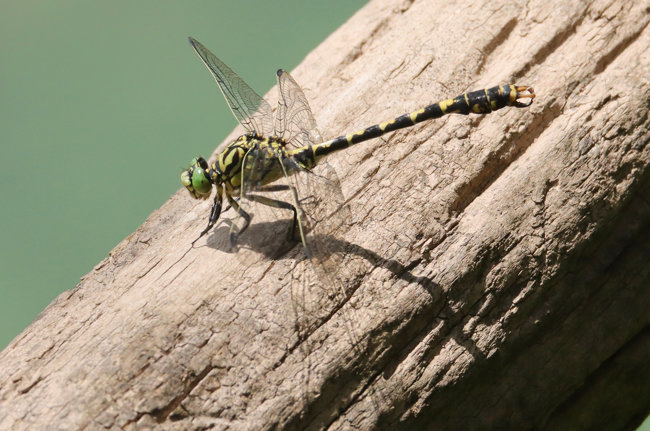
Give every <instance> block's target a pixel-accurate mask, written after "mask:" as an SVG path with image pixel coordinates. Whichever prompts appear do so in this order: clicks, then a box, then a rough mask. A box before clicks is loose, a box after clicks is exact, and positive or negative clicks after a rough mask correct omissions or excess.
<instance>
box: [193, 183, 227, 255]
mask: <svg viewBox="0 0 650 431" xmlns="http://www.w3.org/2000/svg"><path fill="white" fill-rule="evenodd" d="M220 214H221V195H220V194H219V193H217V194H216V195H215V197H214V201H213V202H212V208H210V219H209V221H208V225H207V226H206V228H205V229H203V231H201V234H200V235H199V236H198V238H196V239H195V240H194V241H192V245H194V243H195V242H197V241H198V240H199V239H201V237H202V236H203V235H205V234H206V233H208V232H210V229H212V227H213V226H214V225H215V223H216V222H217V220H219V215H220Z"/></svg>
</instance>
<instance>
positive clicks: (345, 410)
mask: <svg viewBox="0 0 650 431" xmlns="http://www.w3.org/2000/svg"><path fill="white" fill-rule="evenodd" d="M649 22H650V5H649V4H648V2H647V1H637V2H627V1H623V0H609V1H595V2H581V1H579V0H569V1H557V0H552V1H538V0H533V1H530V2H527V3H526V4H525V6H522V4H521V2H517V1H508V0H492V1H488V0H479V1H477V2H471V3H458V2H447V1H439V0H435V1H429V2H412V1H403V2H395V1H390V0H373V1H372V2H370V3H369V4H368V5H367V6H365V7H364V8H363V9H362V10H361V11H359V12H358V13H357V14H356V15H355V16H353V17H352V18H351V19H350V20H349V21H348V22H347V23H346V24H345V25H343V26H342V27H341V28H340V29H339V30H338V31H337V32H335V33H334V34H333V35H332V36H330V37H329V38H328V39H327V40H326V41H325V42H323V44H322V45H321V46H319V47H317V48H316V49H315V50H314V51H313V52H312V53H311V54H309V55H308V56H307V57H306V58H305V60H304V61H303V63H302V64H301V65H300V66H299V67H298V68H297V69H296V70H295V71H294V72H292V74H293V76H294V78H295V79H296V80H297V81H298V82H299V83H300V84H301V85H302V86H303V88H304V89H305V92H306V94H307V97H308V98H309V100H310V102H311V106H312V109H313V111H314V112H315V114H316V118H317V120H318V122H319V124H320V125H321V129H322V131H323V133H324V135H325V137H334V136H337V135H340V134H343V133H348V132H352V131H354V130H357V129H359V128H361V127H365V126H368V125H371V124H374V123H376V122H378V121H383V120H387V119H390V118H392V117H393V116H395V115H398V114H401V113H403V112H407V111H410V110H413V109H416V108H419V107H421V106H423V105H425V104H429V103H431V102H433V101H436V100H439V99H442V98H445V97H448V96H455V95H456V94H459V93H461V92H463V91H466V90H472V89H478V88H482V87H485V86H491V85H494V84H498V83H509V82H514V83H517V84H524V85H532V86H533V87H534V88H535V89H536V91H537V95H538V96H537V99H536V100H535V102H534V104H533V105H532V106H531V107H530V108H528V109H525V110H515V109H509V110H504V111H499V112H496V113H493V114H490V115H489V116H474V117H461V116H456V117H446V118H444V119H440V120H436V121H434V122H428V123H423V124H419V125H417V126H415V127H412V128H409V129H405V130H402V131H398V132H395V133H394V134H392V135H388V136H387V137H384V138H382V139H378V140H374V141H370V142H368V143H363V144H360V145H357V146H355V147H354V148H350V149H349V150H346V151H345V153H340V154H338V155H334V156H332V157H331V158H330V159H329V164H330V165H331V166H332V167H333V168H334V169H336V171H337V173H338V176H339V177H340V179H341V183H342V186H343V193H344V195H345V197H346V199H347V203H348V208H349V211H350V212H349V214H350V216H349V217H348V218H346V220H345V224H344V225H343V226H340V228H339V229H338V230H337V231H336V232H334V233H333V234H332V239H336V241H332V242H331V244H330V247H331V248H332V252H333V255H335V256H337V258H340V262H339V267H338V271H339V272H338V274H337V278H338V279H340V280H341V283H342V284H341V285H340V286H338V287H337V289H340V291H339V290H334V291H332V290H331V289H327V288H323V287H322V286H321V285H320V284H319V282H315V283H312V284H307V283H303V282H302V281H301V274H303V273H302V272H299V271H298V269H300V268H302V267H303V265H304V264H305V262H304V261H301V259H300V256H301V253H302V251H301V248H300V247H299V246H295V247H293V248H292V249H290V250H288V251H287V252H286V253H284V254H282V255H281V256H279V257H277V258H275V259H271V258H269V256H266V255H265V254H264V253H260V250H259V249H256V247H255V245H256V244H257V243H263V242H264V241H266V240H267V239H268V238H267V237H268V236H269V234H268V233H267V232H268V230H269V229H267V228H268V227H270V226H269V224H268V223H266V224H265V223H254V224H253V225H252V226H251V228H250V230H249V232H247V234H246V235H244V236H242V241H243V244H242V247H241V249H240V250H239V252H238V253H232V252H231V251H230V250H228V239H227V228H224V227H217V228H216V229H215V231H214V233H212V234H210V235H208V236H207V238H206V239H205V241H203V240H202V241H201V242H199V243H197V246H196V247H195V248H191V247H190V243H191V241H192V240H193V239H195V237H196V236H197V234H198V232H200V230H201V229H202V228H203V227H204V225H205V223H206V222H207V220H206V217H207V214H208V212H209V205H210V203H209V202H200V203H197V202H195V201H193V200H191V199H190V197H189V196H188V194H187V192H186V191H184V190H180V191H179V192H178V193H176V194H174V195H173V196H172V197H171V198H170V200H169V201H168V202H167V203H165V204H164V205H163V206H162V207H161V208H160V209H159V210H157V211H155V212H154V213H152V214H151V216H150V217H149V218H148V219H147V221H146V222H145V223H144V224H143V225H142V226H141V227H140V228H138V229H137V230H136V232H134V233H133V234H131V235H130V236H128V237H127V238H126V239H124V241H122V243H120V244H119V245H118V246H117V247H116V248H115V249H114V250H113V251H112V252H111V253H110V256H109V257H107V258H106V259H105V260H103V261H102V262H100V263H99V264H98V265H97V266H96V267H95V269H94V270H93V271H92V272H91V273H89V274H88V275H86V276H85V277H84V278H83V279H82V281H81V283H80V284H79V285H78V286H77V287H75V288H74V289H72V290H70V291H68V292H65V293H63V294H62V295H60V296H59V298H57V299H56V300H55V301H54V302H53V303H52V304H50V305H49V306H48V307H47V308H46V309H45V310H44V311H43V313H42V314H41V315H40V316H39V317H38V319H37V320H36V321H35V322H33V323H32V324H31V325H30V326H29V327H28V328H27V329H26V330H25V331H24V332H23V333H22V334H21V335H19V336H18V337H17V338H16V339H14V340H13V342H12V343H11V344H10V345H9V346H8V347H7V348H6V349H5V350H4V351H2V352H1V353H0V365H1V366H0V428H1V429H12V430H19V429H29V430H33V429H125V430H131V429H149V428H151V429H153V428H155V429H169V430H181V429H182V430H199V429H208V428H209V429H242V430H244V429H245V430H252V429H324V428H328V429H371V428H380V429H386V428H392V429H530V428H550V429H588V428H599V429H633V428H634V427H635V426H637V425H638V424H639V423H640V422H641V421H642V420H643V419H644V418H645V417H646V416H647V414H648V412H649V411H650V395H649V394H650V391H648V390H647V388H648V387H650V366H649V365H648V364H650V361H649V359H650V281H649V280H650V264H649V263H650V241H648V238H650V169H649V162H650V146H649V145H648V142H649V141H650V132H649V130H650V118H649V116H648V112H649V110H650V109H649V108H650V80H649V79H648V78H649V77H650V54H649V53H648V46H650V28H649V26H648V23H649ZM204 42H205V43H206V45H207V46H210V43H209V41H204ZM208 79H209V78H208V76H206V80H208ZM206 85H207V84H206ZM273 91H275V90H273ZM273 94H274V93H273ZM240 132H241V129H238V130H236V131H235V132H234V133H233V134H232V135H231V136H230V137H229V139H232V138H234V137H235V136H236V135H237V134H239V133H240ZM246 238H249V239H246ZM312 282H313V280H312ZM321 284H322V283H321ZM319 286H320V287H319ZM310 313H311V314H310Z"/></svg>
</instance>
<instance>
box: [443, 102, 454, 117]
mask: <svg viewBox="0 0 650 431" xmlns="http://www.w3.org/2000/svg"><path fill="white" fill-rule="evenodd" d="M453 104H454V99H447V100H443V101H442V102H440V103H439V105H440V110H441V111H442V113H443V114H446V113H447V109H448V108H449V105H453Z"/></svg>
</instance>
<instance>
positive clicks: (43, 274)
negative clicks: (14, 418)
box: [0, 0, 366, 350]
mask: <svg viewBox="0 0 650 431" xmlns="http://www.w3.org/2000/svg"><path fill="white" fill-rule="evenodd" d="M365 3H366V2H365V1H360V0H328V1H327V2H304V1H300V0H293V1H285V0H283V1H275V2H269V1H263V0H257V1H245V2H242V1H234V0H232V1H219V2H198V1H195V2H191V3H190V2H175V1H161V0H158V1H155V2H154V1H139V2H132V1H125V0H117V1H115V0H114V1H110V2H85V1H75V0H59V1H57V2H51V1H46V0H38V1H37V0H0V143H1V145H2V156H1V157H0V164H1V169H0V175H1V184H2V186H1V189H0V190H1V191H0V193H1V196H0V202H1V207H2V211H0V217H2V219H1V226H2V227H1V229H0V232H1V235H2V236H1V238H0V249H1V250H0V350H1V349H3V348H5V347H6V346H7V344H8V343H9V342H10V341H11V340H12V339H13V338H14V337H15V336H16V335H17V334H19V333H20V332H21V331H22V330H23V329H24V328H25V327H26V326H27V325H29V323H30V322H31V321H32V320H34V319H35V318H36V317H37V315H38V313H39V312H41V311H42V310H43V309H44V308H45V307H46V306H47V304H49V303H50V302H51V301H52V300H53V299H54V298H55V297H56V296H57V295H59V294H60V293H61V292H63V291H64V290H68V289H71V288H73V287H74V286H75V285H76V284H77V283H78V282H79V278H80V277H81V276H82V275H84V274H86V273H87V272H89V271H90V270H92V268H93V266H94V265H96V264H97V263H98V262H99V261H101V260H102V259H103V258H104V257H106V256H107V255H108V252H109V251H110V250H111V249H112V248H113V247H114V246H115V245H117V244H118V243H119V242H120V241H121V240H122V239H123V238H124V237H125V236H127V235H128V234H130V233H131V232H133V231H134V230H135V229H136V228H137V227H138V226H139V225H140V224H141V223H142V222H143V221H144V220H145V219H146V217H147V216H148V215H149V213H150V212H151V211H153V210H154V209H156V208H158V207H160V206H161V205H162V204H163V203H164V202H165V201H166V200H167V199H168V198H169V196H170V195H171V194H172V193H174V192H175V191H176V190H178V189H179V188H180V187H181V184H180V180H179V175H180V172H181V170H182V169H183V168H185V167H187V165H188V163H189V161H190V159H191V158H192V157H193V156H195V155H197V154H203V155H206V156H207V155H209V154H210V153H211V152H212V151H213V150H214V148H215V147H216V146H217V145H218V144H219V143H220V142H221V141H222V140H223V139H224V138H225V136H226V135H227V134H228V133H229V132H230V131H232V129H233V128H234V126H235V125H236V122H235V119H234V117H233V116H232V114H231V112H230V111H229V109H228V107H227V105H226V102H225V101H224V99H223V96H222V95H221V93H220V92H219V90H218V87H217V85H216V83H215V82H214V80H213V78H212V76H211V75H210V73H209V72H208V70H207V69H206V68H205V66H203V64H202V63H201V61H200V60H199V58H198V57H197V56H196V54H195V53H194V51H193V50H192V49H191V47H190V45H189V43H188V41H187V37H188V36H193V37H195V38H196V39H197V40H199V41H200V42H202V43H203V44H204V45H205V46H206V47H208V48H209V49H210V50H211V51H212V52H214V53H215V54H216V55H217V56H218V57H219V58H221V60H223V61H224V62H225V63H226V64H228V65H229V66H230V67H231V68H232V69H233V70H234V71H236V72H237V73H238V74H240V75H241V76H242V78H244V80H246V82H248V84H249V85H250V86H251V87H252V88H253V89H255V90H256V91H257V93H259V94H261V95H264V94H265V93H266V92H267V91H268V90H269V89H270V88H271V87H272V86H273V85H274V84H275V71H276V70H277V69H278V68H280V67H282V68H285V69H287V70H291V69H293V68H294V67H295V66H296V65H297V64H298V63H299V62H300V61H301V60H302V58H303V57H304V56H305V55H306V54H308V53H309V52H310V51H311V50H312V49H313V48H314V47H316V46H317V45H318V44H319V43H320V42H322V41H323V40H324V39H325V38H326V37H327V36H328V35H329V34H330V33H332V32H333V31H334V30H335V29H336V28H338V27H339V26H340V25H341V24H343V23H344V22H345V21H346V20H347V19H348V18H349V17H350V16H352V14H354V13H355V12H356V11H357V10H358V9H360V8H361V7H362V6H363V5H364V4H365Z"/></svg>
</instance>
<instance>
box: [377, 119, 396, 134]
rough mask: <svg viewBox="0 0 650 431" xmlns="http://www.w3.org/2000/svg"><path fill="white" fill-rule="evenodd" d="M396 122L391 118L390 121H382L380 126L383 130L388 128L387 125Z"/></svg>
mask: <svg viewBox="0 0 650 431" xmlns="http://www.w3.org/2000/svg"><path fill="white" fill-rule="evenodd" d="M394 122H395V120H390V121H386V122H383V123H381V124H380V125H379V128H380V129H381V131H382V132H383V131H385V130H386V127H388V126H390V125H391V124H393V123H394Z"/></svg>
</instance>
